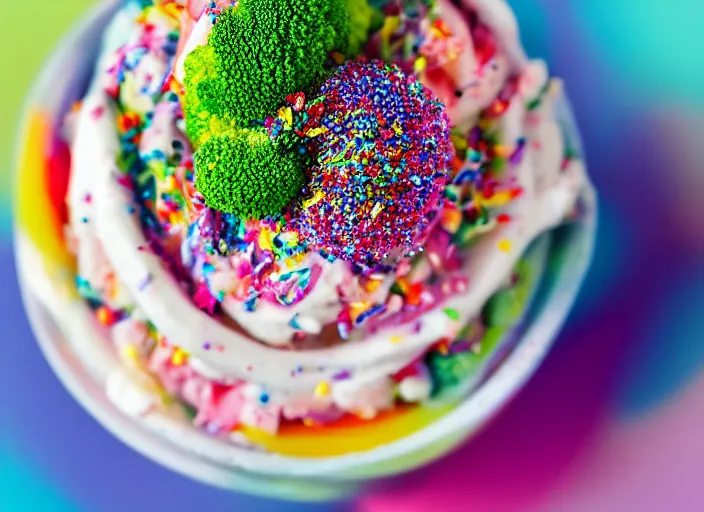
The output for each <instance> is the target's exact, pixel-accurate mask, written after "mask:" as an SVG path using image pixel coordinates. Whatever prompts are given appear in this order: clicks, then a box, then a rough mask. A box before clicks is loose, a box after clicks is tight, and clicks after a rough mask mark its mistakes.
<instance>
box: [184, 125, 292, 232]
mask: <svg viewBox="0 0 704 512" xmlns="http://www.w3.org/2000/svg"><path fill="white" fill-rule="evenodd" d="M195 158H196V160H195V164H196V168H197V169H198V172H197V173H196V188H197V189H198V190H199V191H200V192H201V193H202V194H203V196H204V197H205V200H206V203H207V204H208V206H210V207H211V208H215V209H218V210H221V211H223V212H228V213H233V214H235V215H237V216H238V217H240V218H243V219H251V218H254V219H261V218H263V217H267V216H271V215H275V214H277V213H279V212H280V211H281V210H282V209H283V208H284V207H285V206H286V205H287V204H288V203H289V202H290V201H291V200H292V199H293V198H294V197H295V196H296V195H297V194H298V192H299V191H300V190H301V187H302V186H303V180H304V174H303V171H302V169H303V168H304V163H305V162H304V160H305V157H304V156H302V155H299V154H298V153H295V152H281V151H279V150H278V149H277V148H276V147H275V146H274V144H273V143H272V142H271V139H269V137H268V135H267V134H266V132H265V131H264V130H260V129H244V130H234V131H230V132H228V133H225V134H220V135H214V136H211V137H209V138H208V139H207V140H206V141H205V142H204V143H203V145H202V146H201V147H200V149H199V150H198V152H197V153H196V157H195Z"/></svg>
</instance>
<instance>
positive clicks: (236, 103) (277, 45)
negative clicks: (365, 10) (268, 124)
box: [184, 0, 350, 145]
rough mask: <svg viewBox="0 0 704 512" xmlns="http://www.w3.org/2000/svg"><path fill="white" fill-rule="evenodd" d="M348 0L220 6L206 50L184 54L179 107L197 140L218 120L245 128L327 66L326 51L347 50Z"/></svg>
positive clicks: (248, 1)
mask: <svg viewBox="0 0 704 512" xmlns="http://www.w3.org/2000/svg"><path fill="white" fill-rule="evenodd" d="M349 33H350V19H349V13H348V10H347V0H240V2H239V4H238V5H237V6H236V7H234V8H230V9H227V10H225V11H223V12H222V13H221V14H220V16H219V17H218V19H217V22H216V24H215V26H214V27H213V29H212V32H211V33H210V36H209V38H208V44H207V46H206V47H205V49H201V50H198V51H195V52H193V53H191V54H190V55H189V56H188V57H187V58H186V63H185V72H186V73H185V80H184V82H185V83H184V85H185V87H186V91H187V93H186V98H185V103H186V107H185V113H186V123H187V124H191V125H192V126H191V127H189V135H191V134H193V135H195V136H194V137H193V139H194V143H195V144H196V145H198V143H199V142H200V141H202V139H203V133H204V131H205V130H208V129H209V124H208V123H209V122H210V121H209V118H210V117H212V116H215V117H216V119H217V120H216V124H224V125H226V126H229V125H234V126H236V127H238V128H246V127H249V126H250V125H251V123H252V121H254V120H261V119H264V118H265V117H266V116H267V115H269V114H272V113H273V112H274V111H275V110H276V108H277V107H279V106H280V105H281V104H282V102H283V100H284V98H285V97H286V96H287V95H289V94H293V93H295V92H299V91H306V90H308V89H309V88H310V87H311V86H313V85H314V84H315V83H316V82H318V81H319V80H321V79H322V78H323V77H324V75H325V72H326V69H327V64H328V59H329V54H330V53H331V52H333V51H340V52H342V53H345V52H346V50H347V45H348V44H349Z"/></svg>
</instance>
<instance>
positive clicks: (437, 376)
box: [426, 352, 477, 393]
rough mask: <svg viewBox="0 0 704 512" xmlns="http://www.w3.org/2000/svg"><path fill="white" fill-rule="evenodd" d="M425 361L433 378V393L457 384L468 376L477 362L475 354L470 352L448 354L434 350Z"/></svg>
mask: <svg viewBox="0 0 704 512" xmlns="http://www.w3.org/2000/svg"><path fill="white" fill-rule="evenodd" d="M426 362H427V364H428V368H429V369H430V374H431V376H432V379H433V393H440V392H441V391H443V390H446V389H450V388H453V387H455V386H457V385H458V384H460V383H461V382H462V381H464V380H465V379H466V378H467V377H468V376H469V374H470V373H471V372H472V370H473V369H474V368H476V364H477V363H476V356H475V355H474V354H473V353H471V352H462V353H459V354H448V355H441V354H439V353H437V352H434V353H433V354H432V355H430V356H429V357H428V359H427V361H426Z"/></svg>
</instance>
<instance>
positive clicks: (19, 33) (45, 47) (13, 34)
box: [0, 0, 95, 231]
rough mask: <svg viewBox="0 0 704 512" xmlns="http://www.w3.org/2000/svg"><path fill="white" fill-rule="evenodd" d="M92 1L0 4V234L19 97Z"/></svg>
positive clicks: (35, 0)
mask: <svg viewBox="0 0 704 512" xmlns="http://www.w3.org/2000/svg"><path fill="white" fill-rule="evenodd" d="M94 4H95V1H94V0H60V1H57V0H32V1H29V2H24V1H17V0H0V48H1V49H2V62H3V70H4V71H3V79H2V80H1V81H0V120H2V121H1V122H0V194H2V195H1V196H0V198H1V199H2V201H3V202H2V205H0V222H1V223H2V226H0V231H5V228H6V227H7V226H6V225H5V224H6V222H7V212H8V211H9V205H8V202H9V198H10V191H11V186H10V184H11V173H12V158H13V155H14V151H15V139H16V133H17V126H18V123H19V115H20V111H21V108H22V105H23V104H24V97H25V95H26V94H27V91H28V90H29V88H30V86H31V84H32V81H33V80H34V77H35V75H36V74H37V73H38V72H39V69H40V68H41V65H42V63H43V62H44V60H45V59H46V58H47V57H48V55H49V54H50V53H51V51H52V49H53V48H54V47H55V45H56V43H57V42H58V41H59V39H60V38H61V35H62V34H64V33H65V32H66V31H67V30H68V29H69V28H70V27H71V25H72V24H73V23H74V22H76V21H77V20H78V19H79V17H80V16H81V14H83V13H85V12H86V10H87V9H88V8H89V7H91V6H92V5H94Z"/></svg>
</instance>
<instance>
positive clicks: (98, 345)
mask: <svg viewBox="0 0 704 512" xmlns="http://www.w3.org/2000/svg"><path fill="white" fill-rule="evenodd" d="M118 5H119V2H117V1H115V0H113V1H109V2H108V1H106V2H103V3H101V4H100V5H99V6H98V7H96V8H95V9H94V10H93V11H92V12H90V13H89V14H88V15H86V17H85V18H84V19H83V20H82V21H81V22H80V23H79V24H78V25H77V26H76V27H75V28H74V29H73V30H72V31H71V32H70V33H69V34H68V35H67V36H66V37H65V38H64V39H63V41H62V42H61V44H60V45H59V46H58V47H57V49H56V51H55V52H54V54H53V55H52V56H51V58H50V59H49V61H48V63H47V65H46V66H45V67H44V69H43V72H42V74H41V76H40V77H39V79H38V81H37V82H36V84H35V86H34V88H33V89H32V91H31V93H30V95H29V98H28V102H27V107H26V110H25V116H24V123H23V126H22V128H21V138H20V143H19V153H18V155H19V158H18V180H17V185H18V189H17V196H16V197H17V200H16V205H15V212H16V224H15V237H16V258H17V266H18V269H19V281H20V286H21V289H22V295H23V299H24V303H25V307H26V310H27V313H28V315H29V318H30V320H31V324H32V326H33V329H34V332H35V334H36V337H37V340H38V342H39V344H40V346H41V349H42V351H43V352H44V355H45V356H46V359H47V360H48V361H49V363H50V365H51V366H52V368H53V369H54V371H55V372H56V374H57V375H58V376H59V378H60V379H61V381H62V382H63V384H64V385H65V386H66V387H67V388H68V390H69V391H70V392H71V394H72V395H73V396H74V397H75V398H76V399H77V400H78V401H79V402H80V403H81V404H82V405H83V407H85V408H86V410H88V412H89V413H90V414H91V415H93V416H94V417H95V418H96V419H97V420H98V421H99V422H100V423H101V424H102V425H103V426H104V427H105V428H107V429H108V430H109V431H110V432H112V433H113V434H114V435H115V436H116V437H118V438H119V439H121V440H122V441H123V442H125V443H126V444H127V445H129V446H131V447H132V448H134V449H135V450H137V451H139V452H141V453H142V454H144V455H146V456H147V457H150V458H152V459H154V460H155V461H157V462H159V463H160V464H163V465H164V466H167V467H169V468H171V469H173V470H175V471H177V472H180V473H182V474H184V475H187V476H189V477H191V478H195V479H197V480H200V481H203V482H206V483H208V484H211V485H216V486H220V487H223V488H226V489H231V490H234V491H246V492H250V493H255V494H261V495H267V496H272V497H280V498H286V499H295V500H328V499H333V498H338V497H342V496H345V495H349V494H352V493H354V492H358V490H359V489H361V488H363V487H364V486H365V485H368V484H369V483H370V482H372V481H373V480H375V479H378V478H381V477H385V476H392V475H396V474H399V473H402V472H404V471H408V470H410V469H413V468H417V467H419V466H421V465H423V464H425V463H427V462H429V461H431V460H434V459H436V458H438V457H440V456H442V455H443V454H445V453H447V452H449V451H451V450H452V449H453V448H455V447H457V446H458V445H459V444H461V443H462V442H464V441H466V440H467V439H468V438H470V437H471V436H472V435H473V434H474V433H476V432H477V431H478V430H479V429H480V428H481V427H482V426H484V425H486V424H487V422H488V421H489V419H490V418H492V416H494V415H495V414H496V413H497V412H498V411H499V410H500V409H501V408H502V406H504V405H505V404H506V403H507V402H508V401H509V399H510V398H511V397H512V396H513V395H514V394H515V393H516V392H517V391H518V390H519V389H520V388H521V386H522V385H523V384H524V383H525V382H526V380H527V379H528V378H529V377H530V376H531V374H532V373H533V372H534V371H535V370H536V369H537V367H538V366H539V364H540V362H541V361H542V360H543V358H544V357H545V355H546V354H547V352H548V350H549V348H550V346H551V345H552V342H553V340H554V339H555V336H556V334H557V332H558V330H559V328H560V327H561V325H562V324H563V322H564V320H565V318H566V316H567V314H568V312H569V310H570V307H571V305H572V303H573V302H574V299H575V297H576V295H577V293H578V290H579V288H580V285H581V283H582V280H583V279H584V275H585V273H586V270H587V268H588V265H589V262H590V259H591V255H592V249H593V245H594V238H595V230H596V197H595V194H594V191H593V190H592V189H591V187H587V188H586V189H585V190H584V191H583V194H582V196H581V198H580V214H579V216H578V217H577V219H576V220H572V221H571V222H569V223H567V224H565V225H564V226H561V227H560V228H558V229H556V230H553V231H551V232H549V233H546V234H544V235H542V236H541V237H540V239H539V240H537V241H536V242H535V244H534V247H536V246H537V247H539V248H540V250H541V251H543V252H542V253H541V254H542V255H543V256H544V258H545V260H544V268H543V270H544V271H542V272H540V280H539V282H538V283H537V285H536V286H535V293H534V296H533V300H532V301H531V304H530V307H528V308H527V309H526V311H525V313H524V317H523V319H522V321H521V322H520V323H519V325H517V326H516V327H515V329H513V332H511V333H510V335H511V336H513V337H514V338H515V343H513V344H510V346H511V350H510V351H509V352H508V353H507V354H502V355H501V359H500V360H499V361H496V364H493V365H491V366H490V367H488V368H487V372H486V373H485V374H484V375H482V379H481V382H480V383H479V385H478V387H476V389H475V390H474V391H473V392H472V393H470V394H469V395H468V396H467V397H466V398H464V399H463V401H462V402H461V403H460V404H459V405H457V406H456V407H454V408H453V409H452V410H451V411H449V412H447V413H446V414H444V415H442V416H441V417H439V418H438V419H436V420H434V421H433V422H431V423H429V424H427V425H425V426H423V427H421V428H419V429H418V430H417V431H415V432H413V433H411V434H410V435H407V436H405V437H400V438H398V439H396V440H394V441H392V442H388V443H385V444H382V445H380V446H378V447H377V448H374V449H371V450H367V451H361V452H355V453H348V454H345V455H340V456H334V457H327V458H301V457H289V456H283V455H279V454H276V453H267V452H263V451H261V450H256V449H247V448H243V447H241V446H236V445H234V444H231V443H228V442H227V441H226V440H225V441H223V440H220V439H216V438H212V437H209V436H208V435H207V434H205V433H203V432H202V431H200V430H198V429H196V428H195V427H193V426H192V425H191V423H190V422H189V421H187V420H186V419H185V418H184V417H182V416H180V415H179V414H177V413H176V412H174V411H172V410H169V409H166V410H165V411H162V412H159V413H154V414H149V415H147V416H144V417H142V416H136V417H135V416H130V415H128V414H125V413H124V412H123V411H121V410H119V409H118V408H116V407H115V406H114V405H113V403H112V402H111V401H110V400H109V399H108V397H107V395H106V392H105V382H106V378H107V375H109V374H110V372H113V371H115V369H116V368H117V367H119V365H120V364H121V363H120V361H119V360H118V358H117V357H116V355H115V354H114V353H112V351H111V349H110V346H109V343H108V342H107V340H104V339H101V338H103V337H105V336H106V333H105V332H103V331H101V329H100V328H99V327H98V326H96V323H95V321H94V317H93V314H92V312H91V311H90V310H89V309H88V307H87V306H86V305H85V304H84V303H83V301H82V300H81V299H80V298H79V297H78V296H77V294H76V292H75V285H74V281H75V273H74V272H75V269H74V261H73V258H72V256H71V254H70V252H69V250H68V248H67V245H66V244H67V241H66V240H65V237H64V235H63V229H62V222H61V216H62V211H61V207H60V205H61V204H62V200H61V197H57V194H59V191H61V190H62V183H61V179H62V176H63V174H62V172H61V171H62V169H63V170H65V166H66V165H67V161H66V155H67V153H66V151H65V148H62V147H61V145H60V144H58V143H57V140H58V137H57V134H58V131H59V130H60V129H61V128H60V127H61V125H62V122H63V119H64V117H65V115H66V114H67V112H69V111H70V109H71V108H72V105H73V104H74V102H76V101H78V100H80V99H81V97H82V95H83V94H84V92H85V90H86V87H87V86H88V83H89V81H90V79H91V74H92V70H93V67H94V63H95V59H96V57H97V51H98V49H99V47H100V38H101V35H102V33H103V30H104V28H105V25H106V24H107V22H108V20H109V19H110V16H111V14H112V13H113V12H114V11H115V9H116V8H117V7H118ZM559 117H560V121H561V123H562V126H563V129H564V132H565V134H566V136H567V137H568V138H570V139H571V144H572V147H579V140H578V134H577V130H576V127H575V124H574V122H573V119H572V117H571V112H570V109H569V106H568V104H567V102H566V101H563V102H562V104H561V105H560V108H559ZM534 250H537V249H534ZM541 265H542V263H541ZM376 428H383V426H378V427H376ZM367 432H368V435H374V433H375V431H374V427H371V428H370V429H368V430H367Z"/></svg>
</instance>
